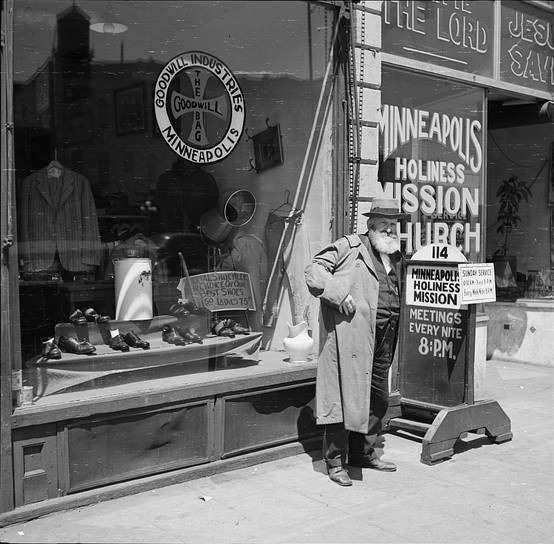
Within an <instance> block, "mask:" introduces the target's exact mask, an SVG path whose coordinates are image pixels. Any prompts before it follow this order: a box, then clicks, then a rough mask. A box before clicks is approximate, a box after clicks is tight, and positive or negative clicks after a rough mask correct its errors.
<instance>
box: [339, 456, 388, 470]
mask: <svg viewBox="0 0 554 544" xmlns="http://www.w3.org/2000/svg"><path fill="white" fill-rule="evenodd" d="M348 464H349V465H350V466H351V467H359V468H371V469H373V470H381V471H382V472H395V471H396V465H395V464H394V463H390V462H389V461H381V459H379V457H373V458H372V459H370V458H368V457H362V458H361V459H359V460H358V459H349V460H348Z"/></svg>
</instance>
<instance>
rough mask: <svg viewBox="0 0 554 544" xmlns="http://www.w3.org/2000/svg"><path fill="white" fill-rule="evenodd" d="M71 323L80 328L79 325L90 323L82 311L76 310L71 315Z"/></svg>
mask: <svg viewBox="0 0 554 544" xmlns="http://www.w3.org/2000/svg"><path fill="white" fill-rule="evenodd" d="M69 321H70V323H72V324H73V325H75V326H76V327H78V326H79V325H86V324H87V323H88V322H87V318H86V317H85V315H84V314H83V312H81V310H75V311H74V312H73V313H72V314H70V315H69Z"/></svg>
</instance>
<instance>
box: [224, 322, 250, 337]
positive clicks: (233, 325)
mask: <svg viewBox="0 0 554 544" xmlns="http://www.w3.org/2000/svg"><path fill="white" fill-rule="evenodd" d="M226 326H227V327H228V328H229V329H231V330H232V331H233V332H234V333H236V334H250V331H249V330H248V329H247V328H246V327H243V326H242V325H241V324H240V323H237V322H236V321H235V320H233V319H227V323H226Z"/></svg>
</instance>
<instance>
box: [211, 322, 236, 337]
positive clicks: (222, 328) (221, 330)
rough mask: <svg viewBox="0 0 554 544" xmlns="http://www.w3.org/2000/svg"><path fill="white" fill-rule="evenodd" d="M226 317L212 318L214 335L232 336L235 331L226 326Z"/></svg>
mask: <svg viewBox="0 0 554 544" xmlns="http://www.w3.org/2000/svg"><path fill="white" fill-rule="evenodd" d="M227 321H229V320H228V319H223V320H219V319H218V318H214V319H213V320H212V327H211V329H212V332H213V333H214V334H215V335H216V336H226V337H227V338H234V337H235V333H234V332H233V331H232V330H231V329H230V328H229V327H228V326H227Z"/></svg>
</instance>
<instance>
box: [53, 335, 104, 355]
mask: <svg viewBox="0 0 554 544" xmlns="http://www.w3.org/2000/svg"><path fill="white" fill-rule="evenodd" d="M58 347H59V348H60V349H61V350H62V351H65V352H66V353H75V354H77V355H90V354H91V353H94V352H95V351H96V348H95V347H94V346H93V345H92V344H89V343H88V342H79V340H77V339H76V338H73V337H72V336H60V337H59V338H58Z"/></svg>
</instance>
